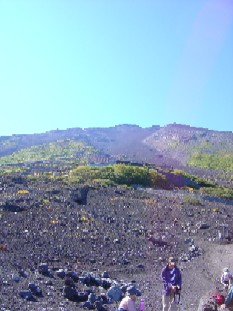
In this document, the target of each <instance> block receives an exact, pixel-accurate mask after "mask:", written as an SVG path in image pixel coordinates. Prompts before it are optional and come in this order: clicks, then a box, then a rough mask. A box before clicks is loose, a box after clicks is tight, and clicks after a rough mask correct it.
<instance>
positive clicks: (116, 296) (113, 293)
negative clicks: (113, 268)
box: [107, 285, 122, 302]
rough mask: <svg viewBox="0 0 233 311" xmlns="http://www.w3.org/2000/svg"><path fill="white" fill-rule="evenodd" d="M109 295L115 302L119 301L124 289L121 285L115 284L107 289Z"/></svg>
mask: <svg viewBox="0 0 233 311" xmlns="http://www.w3.org/2000/svg"><path fill="white" fill-rule="evenodd" d="M107 296H108V297H109V298H111V299H112V300H114V301H115V302H118V301H120V300H121V298H122V290H121V288H120V287H119V286H117V285H113V286H111V287H110V289H109V290H108V291H107Z"/></svg>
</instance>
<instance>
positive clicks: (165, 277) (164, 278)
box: [161, 269, 170, 292]
mask: <svg viewBox="0 0 233 311" xmlns="http://www.w3.org/2000/svg"><path fill="white" fill-rule="evenodd" d="M161 278H162V281H163V286H164V289H165V291H166V292H167V291H168V290H169V289H170V286H169V285H170V284H168V280H167V273H166V269H163V271H162V273H161Z"/></svg>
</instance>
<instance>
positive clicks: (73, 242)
mask: <svg viewBox="0 0 233 311" xmlns="http://www.w3.org/2000/svg"><path fill="white" fill-rule="evenodd" d="M25 188H26V189H28V191H29V193H26V194H19V193H18V192H17V191H18V190H17V187H13V186H11V187H10V186H9V187H7V188H5V189H3V190H2V193H1V212H0V217H1V218H0V221H1V228H0V240H1V241H0V242H1V244H0V269H1V271H0V272H1V273H0V303H1V309H0V310H11V311H16V310H21V311H22V310H30V311H33V310H38V311H39V310H40V311H42V310H44V311H45V310H63V311H65V310H66V311H68V310H69V311H72V310H83V307H82V303H81V302H75V301H70V300H69V299H67V298H65V297H64V295H63V293H64V288H65V283H66V284H68V283H67V282H71V281H73V282H74V286H75V288H76V290H77V292H78V293H86V294H87V293H91V292H93V293H95V294H96V295H101V294H102V296H103V297H104V294H105V293H106V291H107V289H106V288H104V285H103V281H104V280H105V286H106V281H107V282H109V284H112V283H113V282H116V283H119V284H121V285H122V284H127V283H129V282H131V281H135V282H136V284H137V286H138V288H139V289H140V291H141V292H142V296H143V297H145V301H146V310H148V311H160V310H161V280H160V272H161V270H162V268H163V266H164V265H165V263H166V259H167V257H168V256H169V255H174V256H176V257H177V258H179V266H180V268H181V270H182V274H183V284H184V286H183V295H182V298H183V302H184V309H185V310H190V311H192V310H197V307H198V303H199V300H200V298H201V296H202V295H203V294H205V292H207V291H208V290H210V289H212V288H213V287H215V286H216V284H217V283H218V280H217V278H218V277H219V276H220V274H221V269H222V268H223V267H222V265H224V264H227V263H228V262H227V261H226V258H225V257H224V256H223V257H224V258H225V259H224V258H223V259H222V261H221V256H219V252H221V251H222V248H223V251H224V252H225V253H229V249H230V248H231V247H232V245H231V244H228V245H227V240H225V239H224V240H219V239H218V237H219V235H218V233H219V230H221V228H222V227H221V225H222V224H227V225H228V236H231V234H232V231H233V230H232V217H231V215H233V213H232V208H233V204H232V203H228V202H216V201H214V200H213V199H210V198H204V197H198V200H199V204H198V205H192V200H191V201H190V200H189V201H188V202H189V203H187V197H191V198H192V197H194V196H196V195H195V194H190V193H188V192H179V191H162V190H161V191H159V190H147V191H145V190H132V189H127V188H123V187H122V188H114V187H112V188H108V189H105V188H100V189H96V190H95V189H89V188H88V187H86V188H82V189H81V188H75V187H73V188H65V187H64V186H57V185H53V184H52V182H51V183H47V184H42V185H38V184H34V185H28V184H27V185H26V186H25V185H24V189H25ZM190 202H191V203H190ZM193 202H194V201H193ZM195 204H196V203H195ZM192 240H193V244H194V245H195V247H196V249H195V250H193V251H191V250H190V245H189V244H188V242H190V241H192ZM228 243H231V241H228ZM6 247H7V249H6ZM226 256H227V255H226ZM228 258H229V257H228ZM229 264H230V262H229ZM213 267H214V268H213ZM232 268H233V267H232ZM104 271H107V272H108V274H109V278H104V277H103V272H104ZM64 276H65V277H64ZM87 276H88V277H89V280H90V279H91V280H92V282H89V283H88V282H87V283H86V284H83V280H84V279H85V277H87ZM85 280H86V279H85ZM33 288H34V290H33ZM29 289H31V290H29ZM31 294H32V297H31V298H30V299H26V298H25V297H24V296H25V295H31ZM105 302H106V301H105ZM104 308H105V310H115V309H114V308H115V304H110V303H109V304H107V303H105V304H104ZM95 310H96V309H95ZM103 310H104V309H103Z"/></svg>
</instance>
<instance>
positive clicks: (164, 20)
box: [0, 0, 233, 136]
mask: <svg viewBox="0 0 233 311" xmlns="http://www.w3.org/2000/svg"><path fill="white" fill-rule="evenodd" d="M0 38H1V49H0V85H1V88H0V103H1V114H0V118H1V120H0V121H1V122H0V136H1V135H12V134H23V133H41V132H45V131H49V130H52V129H56V128H59V129H66V128H72V127H109V126H114V125H117V124H123V123H127V124H137V125H140V126H142V127H150V126H152V125H155V124H157V125H161V126H165V125H167V124H169V123H173V122H176V123H181V124H188V125H191V126H200V127H205V128H209V129H214V130H223V131H233V122H232V119H233V118H232V117H233V2H232V0H189V1H187V0H143V1H142V0H140V1H139V0H39V1H38V0H0Z"/></svg>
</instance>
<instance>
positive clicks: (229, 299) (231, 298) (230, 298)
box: [220, 284, 233, 310]
mask: <svg viewBox="0 0 233 311" xmlns="http://www.w3.org/2000/svg"><path fill="white" fill-rule="evenodd" d="M226 308H227V309H228V310H233V284H231V287H230V289H229V292H228V293H227V296H226V298H225V302H224V304H223V305H221V307H220V309H221V310H222V309H226Z"/></svg>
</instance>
